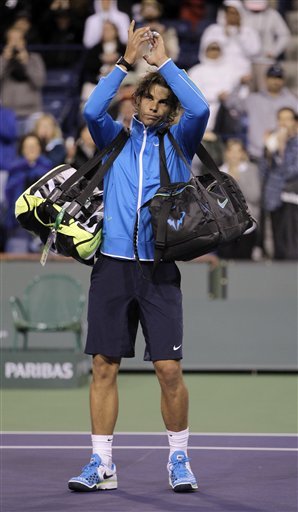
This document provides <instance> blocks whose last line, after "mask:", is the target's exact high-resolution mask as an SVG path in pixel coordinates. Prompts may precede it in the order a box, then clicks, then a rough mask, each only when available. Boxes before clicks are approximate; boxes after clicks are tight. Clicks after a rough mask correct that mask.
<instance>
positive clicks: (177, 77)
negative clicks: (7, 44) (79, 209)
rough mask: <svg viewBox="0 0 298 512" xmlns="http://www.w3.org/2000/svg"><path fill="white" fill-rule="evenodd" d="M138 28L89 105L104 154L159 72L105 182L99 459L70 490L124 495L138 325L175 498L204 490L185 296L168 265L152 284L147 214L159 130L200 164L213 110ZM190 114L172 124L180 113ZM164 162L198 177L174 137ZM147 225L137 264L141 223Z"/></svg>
mask: <svg viewBox="0 0 298 512" xmlns="http://www.w3.org/2000/svg"><path fill="white" fill-rule="evenodd" d="M134 25H135V22H134V21H132V22H131V24H130V28H129V33H128V43H127V47H126V51H125V54H124V56H123V57H121V58H120V59H119V60H118V62H117V64H116V65H115V68H114V69H113V70H112V71H111V72H110V73H109V75H107V76H106V77H104V78H101V79H100V81H99V83H98V85H97V86H96V88H95V90H94V92H93V93H92V94H91V96H90V98H89V99H88V101H87V103H86V106H85V110H84V115H85V118H86V121H87V123H88V127H89V130H90V132H91V135H92V137H93V139H94V141H95V143H96V145H97V147H98V148H99V149H101V148H103V147H104V146H106V145H107V144H109V143H110V142H111V141H112V140H113V139H114V138H115V137H116V135H117V134H118V133H119V131H120V130H121V129H122V126H121V124H120V123H119V122H116V121H114V120H113V119H112V118H111V116H110V115H109V114H108V113H107V109H108V107H109V104H110V102H111V100H112V99H113V98H114V96H115V94H116V92H117V90H118V88H119V86H120V85H121V83H122V81H123V79H124V78H125V76H126V74H127V72H128V71H130V70H131V69H132V67H133V65H134V64H135V62H136V60H137V59H138V58H141V57H139V54H140V50H141V49H142V48H143V46H144V43H146V42H147V43H148V45H150V48H151V50H150V51H148V53H147V55H145V56H144V58H145V60H146V61H147V63H148V64H150V65H155V66H157V71H156V72H153V73H152V72H151V73H149V74H148V75H146V76H145V77H143V78H142V79H141V80H140V82H139V84H138V86H137V88H136V91H135V95H134V101H135V108H136V114H135V115H134V117H133V119H132V124H131V131H130V137H129V139H128V141H127V143H126V145H125V146H124V148H123V150H122V151H121V153H120V155H119V156H118V158H117V159H116V160H115V162H114V164H113V166H112V167H111V169H110V170H109V172H108V173H107V175H106V177H105V180H104V204H105V214H104V228H103V241H102V244H101V248H100V254H99V255H98V259H97V261H96V263H95V265H94V267H93V271H92V275H91V286H90V291H89V307H88V335H87V343H86V349H85V352H86V353H87V354H91V355H92V356H93V378H92V382H91V389H90V408H91V423H92V446H93V454H92V457H91V460H90V462H89V464H87V465H86V466H85V467H84V468H83V470H82V473H81V474H80V475H79V476H77V477H74V478H71V480H69V483H68V487H69V489H71V490H72V491H96V490H101V489H117V473H116V466H115V464H114V462H113V460H112V443H113V432H114V428H115V424H116V420H117V414H118V390H117V374H118V371H119V367H120V362H121V358H122V357H134V349H135V338H136V333H137V327H138V323H139V322H140V323H141V326H142V330H143V334H144V337H145V354H144V360H146V361H152V363H153V365H154V369H155V372H156V375H157V378H158V380H159V383H160V387H161V413H162V417H163V420H164V423H165V427H166V430H167V434H168V440H169V460H168V465H167V470H168V476H169V483H170V486H171V487H172V489H173V490H174V491H176V492H184V491H191V490H195V489H197V487H198V486H197V481H196V478H195V476H194V475H193V473H192V470H191V467H190V464H189V458H188V454H187V447H188V438H189V428H188V391H187V389H186V386H185V383H184V380H183V375H182V370H181V363H180V362H181V359H182V330H183V329H182V328H183V326H182V297H181V291H180V273H179V270H178V267H177V266H176V264H175V263H174V262H161V263H160V264H159V266H158V268H157V271H156V274H155V278H154V280H152V278H151V272H152V266H153V255H154V241H153V234H152V228H151V223H150V214H149V212H148V209H147V208H144V209H143V210H141V212H140V211H139V208H140V206H141V205H142V204H143V203H145V202H146V201H148V200H149V199H150V198H151V197H152V196H153V194H154V193H155V192H156V190H157V189H158V188H159V186H160V175H159V147H158V146H159V139H158V134H157V132H158V130H160V129H162V128H163V129H164V128H167V127H168V128H169V129H170V130H171V132H172V134H173V135H174V137H175V139H176V140H177V142H178V144H179V145H180V147H181V148H182V150H183V153H184V155H185V157H186V159H187V160H188V162H189V163H191V160H192V158H193V155H194V154H195V149H196V147H197V145H198V143H199V142H200V140H201V139H202V136H203V133H204V130H205V128H206V124H207V120H208V117H209V108H208V105H207V103H206V100H205V99H204V97H203V95H202V94H201V92H200V91H199V90H198V88H197V87H196V86H195V85H194V84H193V82H192V81H191V80H190V79H189V78H188V76H187V74H186V73H185V72H184V71H182V70H181V69H179V68H178V67H177V66H176V65H175V64H174V62H172V60H171V59H170V58H168V56H167V55H166V51H165V47H164V42H163V39H162V37H161V36H160V35H159V34H156V33H155V34H152V32H151V31H150V27H143V28H139V29H137V30H134ZM180 104H181V106H182V108H183V114H182V116H181V117H180V120H179V122H178V123H177V124H173V121H174V119H175V117H176V116H177V112H178V110H179V108H180ZM165 154H166V160H167V166H168V172H169V175H170V178H171V181H172V182H174V181H186V180H188V179H189V170H188V169H187V167H186V165H185V164H184V162H183V161H182V160H181V159H179V157H178V156H177V154H176V152H175V150H174V148H173V146H172V145H171V143H170V141H169V139H168V137H167V135H166V136H165ZM136 216H137V219H138V226H139V230H138V239H137V245H138V254H139V257H140V260H141V263H140V264H138V263H137V261H136V257H135V254H134V244H133V233H134V224H135V220H136Z"/></svg>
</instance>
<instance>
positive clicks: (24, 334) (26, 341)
mask: <svg viewBox="0 0 298 512" xmlns="http://www.w3.org/2000/svg"><path fill="white" fill-rule="evenodd" d="M23 336H24V344H23V349H24V350H27V349H28V332H27V331H25V332H23Z"/></svg>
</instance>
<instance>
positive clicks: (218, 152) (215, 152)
mask: <svg viewBox="0 0 298 512" xmlns="http://www.w3.org/2000/svg"><path fill="white" fill-rule="evenodd" d="M202 144H203V146H204V147H205V148H206V149H207V151H208V153H209V154H210V156H211V157H212V158H213V160H214V162H215V163H216V165H217V166H218V167H219V166H220V165H222V164H223V157H224V144H223V142H222V140H221V138H220V137H218V136H217V134H216V133H214V132H212V131H209V130H207V131H205V133H204V135H203V139H202ZM192 170H193V172H194V174H195V175H196V176H201V175H203V174H206V173H208V168H207V167H206V166H205V165H204V164H203V163H202V162H201V160H200V159H199V157H198V156H197V155H195V156H194V158H193V161H192Z"/></svg>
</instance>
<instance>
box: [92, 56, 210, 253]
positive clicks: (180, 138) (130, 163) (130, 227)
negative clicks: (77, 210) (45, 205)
mask: <svg viewBox="0 0 298 512" xmlns="http://www.w3.org/2000/svg"><path fill="white" fill-rule="evenodd" d="M159 72H160V73H161V75H162V76H163V77H164V79H165V80H166V82H167V83H168V85H169V86H170V87H171V89H172V91H173V92H174V94H176V96H177V97H178V98H179V100H180V102H181V105H182V107H183V109H184V113H183V115H182V116H181V118H180V121H179V123H178V124H175V125H173V126H171V128H170V130H171V132H172V134H173V136H174V137H175V139H176V141H177V143H178V144H179V146H180V148H181V149H182V151H183V153H184V155H185V157H186V159H187V161H188V162H189V163H191V160H192V158H193V156H194V154H195V150H196V148H197V146H198V143H199V142H200V141H201V139H202V136H203V134H204V131H205V128H206V124H207V121H208V117H209V107H208V104H207V101H206V100H205V98H204V96H203V95H202V93H201V92H200V91H199V89H198V88H197V87H196V86H195V84H194V83H193V82H192V81H191V80H190V79H189V77H188V76H187V74H186V73H185V71H182V70H181V69H179V68H178V67H177V66H176V65H175V64H174V62H173V61H172V60H171V59H169V60H168V61H166V62H165V63H164V64H163V65H162V66H161V67H160V68H159ZM125 76H126V72H125V71H123V70H122V69H121V68H120V67H119V66H115V68H114V69H113V70H112V71H111V72H110V73H109V75H107V76H106V77H104V78H101V80H100V81H99V83H98V85H97V86H96V88H95V89H94V91H93V93H92V94H91V96H90V97H89V99H88V101H87V103H86V106H85V109H84V116H85V119H86V121H87V124H88V127H89V130H90V133H91V135H92V137H93V139H94V142H95V144H96V145H97V147H98V148H99V149H102V148H103V147H105V146H107V145H108V144H109V143H110V142H111V141H112V140H113V139H114V138H115V137H116V135H117V134H118V133H119V131H120V130H121V129H122V125H121V124H120V123H119V122H117V121H114V120H113V119H112V117H111V116H110V115H109V114H108V113H107V109H108V107H109V104H110V102H111V100H112V98H113V97H114V96H115V94H116V92H117V90H118V88H119V86H120V84H121V82H122V80H123V79H124V78H125ZM157 129H158V128H157V127H154V128H150V127H148V128H146V127H145V126H144V125H143V123H141V122H140V121H138V119H137V118H136V117H134V118H133V120H132V126H131V133H130V137H129V139H128V141H127V143H126V144H125V146H124V148H123V149H122V151H121V153H120V155H119V156H118V157H117V158H116V160H115V161H114V163H113V165H112V167H111V168H110V170H109V171H108V173H107V174H106V176H105V178H104V225H103V242H102V245H101V249H100V250H101V252H102V253H103V254H105V255H108V256H112V257H115V258H124V259H135V254H134V248H133V233H134V225H135V221H136V216H137V215H138V224H139V229H138V253H139V258H140V260H143V261H146V260H147V261H148V260H153V259H154V239H153V233H152V227H151V221H150V213H149V210H148V208H143V209H142V210H139V208H140V207H141V205H142V204H144V203H145V202H146V201H148V200H149V199H151V198H152V197H153V195H154V193H155V192H156V191H157V189H158V188H159V186H160V174H159V147H158V146H159V139H158V135H157ZM164 143H165V153H166V159H167V167H168V172H169V176H170V179H171V182H175V181H188V180H189V177H190V176H189V174H190V173H189V170H188V168H187V167H186V165H185V164H184V163H183V161H182V160H181V158H179V156H178V155H177V153H176V151H175V149H174V148H173V146H172V144H171V142H170V141H169V139H168V137H167V135H166V136H165V140H164Z"/></svg>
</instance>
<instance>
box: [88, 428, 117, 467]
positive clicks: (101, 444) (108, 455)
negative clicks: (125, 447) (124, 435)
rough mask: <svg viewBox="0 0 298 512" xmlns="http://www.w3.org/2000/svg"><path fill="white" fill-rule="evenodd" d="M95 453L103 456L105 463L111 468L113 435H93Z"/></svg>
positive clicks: (102, 459)
mask: <svg viewBox="0 0 298 512" xmlns="http://www.w3.org/2000/svg"><path fill="white" fill-rule="evenodd" d="M91 439H92V448H93V453H96V454H97V455H99V457H100V458H101V461H102V463H103V464H105V465H106V466H108V467H109V468H110V467H111V466H112V444H113V435H110V436H98V435H94V434H92V435H91Z"/></svg>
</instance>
